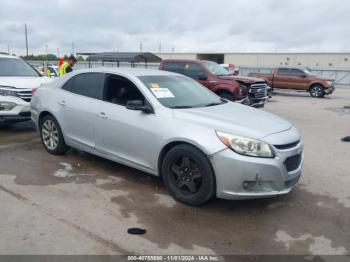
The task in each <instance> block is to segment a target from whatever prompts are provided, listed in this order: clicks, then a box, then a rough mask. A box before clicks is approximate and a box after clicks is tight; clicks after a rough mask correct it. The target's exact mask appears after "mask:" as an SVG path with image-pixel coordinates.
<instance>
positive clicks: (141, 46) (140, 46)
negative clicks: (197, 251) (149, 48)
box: [140, 42, 142, 52]
mask: <svg viewBox="0 0 350 262" xmlns="http://www.w3.org/2000/svg"><path fill="white" fill-rule="evenodd" d="M140 52H142V42H140Z"/></svg>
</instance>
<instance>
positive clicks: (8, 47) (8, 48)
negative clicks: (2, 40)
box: [7, 45, 10, 54]
mask: <svg viewBox="0 0 350 262" xmlns="http://www.w3.org/2000/svg"><path fill="white" fill-rule="evenodd" d="M7 53H8V54H10V46H9V45H8V46H7Z"/></svg>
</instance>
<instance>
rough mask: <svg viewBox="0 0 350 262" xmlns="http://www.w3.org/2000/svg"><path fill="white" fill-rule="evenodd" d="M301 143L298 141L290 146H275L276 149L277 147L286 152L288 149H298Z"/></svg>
mask: <svg viewBox="0 0 350 262" xmlns="http://www.w3.org/2000/svg"><path fill="white" fill-rule="evenodd" d="M299 142H300V141H296V142H293V143H290V144H285V145H274V147H276V148H277V149H280V150H286V149H291V148H294V147H296V146H297V145H298V144H299Z"/></svg>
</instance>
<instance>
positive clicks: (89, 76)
mask: <svg viewBox="0 0 350 262" xmlns="http://www.w3.org/2000/svg"><path fill="white" fill-rule="evenodd" d="M62 88H63V89H65V90H67V91H70V92H72V93H74V94H78V95H82V96H87V97H91V98H96V99H100V100H102V99H103V90H104V74H102V73H84V74H80V75H76V76H74V77H73V78H71V79H70V80H68V82H67V83H66V84H65V85H64V86H63V87H62Z"/></svg>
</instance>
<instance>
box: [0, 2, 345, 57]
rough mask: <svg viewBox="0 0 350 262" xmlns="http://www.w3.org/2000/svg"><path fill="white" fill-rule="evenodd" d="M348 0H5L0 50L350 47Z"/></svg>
mask: <svg viewBox="0 0 350 262" xmlns="http://www.w3.org/2000/svg"><path fill="white" fill-rule="evenodd" d="M349 10H350V1H348V0H241V1H237V0H99V1H97V0H95V1H90V0H50V1H47V0H31V1H28V0H1V3H0V51H5V52H7V50H8V47H9V49H10V53H15V54H17V55H23V54H25V37H24V24H27V26H28V42H29V53H30V54H32V53H33V54H45V53H46V49H47V52H48V53H53V54H57V49H58V50H59V52H60V54H69V53H71V52H72V43H74V52H103V51H139V50H140V43H142V50H143V51H150V52H158V51H159V49H161V51H162V52H171V51H172V49H173V48H174V51H175V52H337V51H350V28H349V27H350V12H349Z"/></svg>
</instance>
